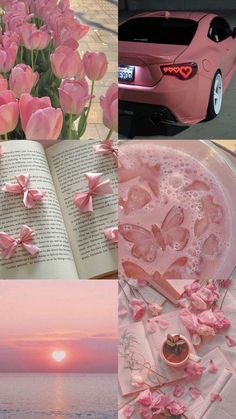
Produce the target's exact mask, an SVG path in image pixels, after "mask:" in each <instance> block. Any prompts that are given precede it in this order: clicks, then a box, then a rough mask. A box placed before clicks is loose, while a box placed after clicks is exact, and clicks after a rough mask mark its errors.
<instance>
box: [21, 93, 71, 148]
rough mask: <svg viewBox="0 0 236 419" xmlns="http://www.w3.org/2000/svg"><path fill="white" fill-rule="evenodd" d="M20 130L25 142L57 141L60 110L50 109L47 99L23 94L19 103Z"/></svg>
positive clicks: (61, 116) (60, 116)
mask: <svg viewBox="0 0 236 419" xmlns="http://www.w3.org/2000/svg"><path fill="white" fill-rule="evenodd" d="M19 106H20V116H21V124H22V128H23V130H24V132H25V136H26V138H27V140H57V139H58V137H59V135H60V133H61V129H62V124H63V115H62V111H61V109H55V108H52V105H51V100H50V98H49V97H42V98H37V97H32V96H30V95H29V94H28V93H24V94H23V95H22V96H21V98H20V102H19Z"/></svg>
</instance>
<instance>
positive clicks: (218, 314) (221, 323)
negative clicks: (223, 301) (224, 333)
mask: <svg viewBox="0 0 236 419" xmlns="http://www.w3.org/2000/svg"><path fill="white" fill-rule="evenodd" d="M214 315H215V318H216V322H215V328H216V329H223V328H227V327H229V326H230V325H231V323H230V320H229V319H228V318H227V317H226V316H225V315H224V313H223V311H221V310H219V309H216V310H214Z"/></svg>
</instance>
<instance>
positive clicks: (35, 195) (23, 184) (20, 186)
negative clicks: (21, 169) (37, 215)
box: [2, 174, 45, 209]
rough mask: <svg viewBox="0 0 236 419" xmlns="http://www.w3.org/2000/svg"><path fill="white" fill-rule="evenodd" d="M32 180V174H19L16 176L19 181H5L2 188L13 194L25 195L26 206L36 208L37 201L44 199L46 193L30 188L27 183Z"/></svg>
mask: <svg viewBox="0 0 236 419" xmlns="http://www.w3.org/2000/svg"><path fill="white" fill-rule="evenodd" d="M29 180H30V175H29V174H26V175H19V176H16V181H17V183H5V185H4V186H3V188H2V190H3V191H4V192H8V193H12V194H21V195H24V197H23V202H24V205H25V207H26V208H28V209H30V208H34V207H35V204H36V202H38V201H42V199H43V198H44V196H45V194H44V193H43V192H41V191H40V190H39V189H29V188H27V185H28V183H29Z"/></svg>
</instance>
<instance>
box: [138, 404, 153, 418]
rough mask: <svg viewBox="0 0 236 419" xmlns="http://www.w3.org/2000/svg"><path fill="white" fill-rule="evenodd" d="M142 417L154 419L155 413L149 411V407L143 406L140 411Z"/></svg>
mask: <svg viewBox="0 0 236 419" xmlns="http://www.w3.org/2000/svg"><path fill="white" fill-rule="evenodd" d="M139 413H140V416H141V418H144V419H152V417H153V412H152V410H151V409H149V407H146V406H141V407H140V410H139Z"/></svg>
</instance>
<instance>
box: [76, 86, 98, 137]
mask: <svg viewBox="0 0 236 419" xmlns="http://www.w3.org/2000/svg"><path fill="white" fill-rule="evenodd" d="M94 85H95V80H92V84H91V92H90V95H91V97H90V100H89V105H88V109H87V113H86V116H85V119H84V124H83V126H82V127H81V130H80V133H83V132H84V130H85V127H86V125H87V121H88V116H89V112H90V110H91V106H92V101H93V92H94ZM80 137H81V135H80ZM80 137H79V138H80Z"/></svg>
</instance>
